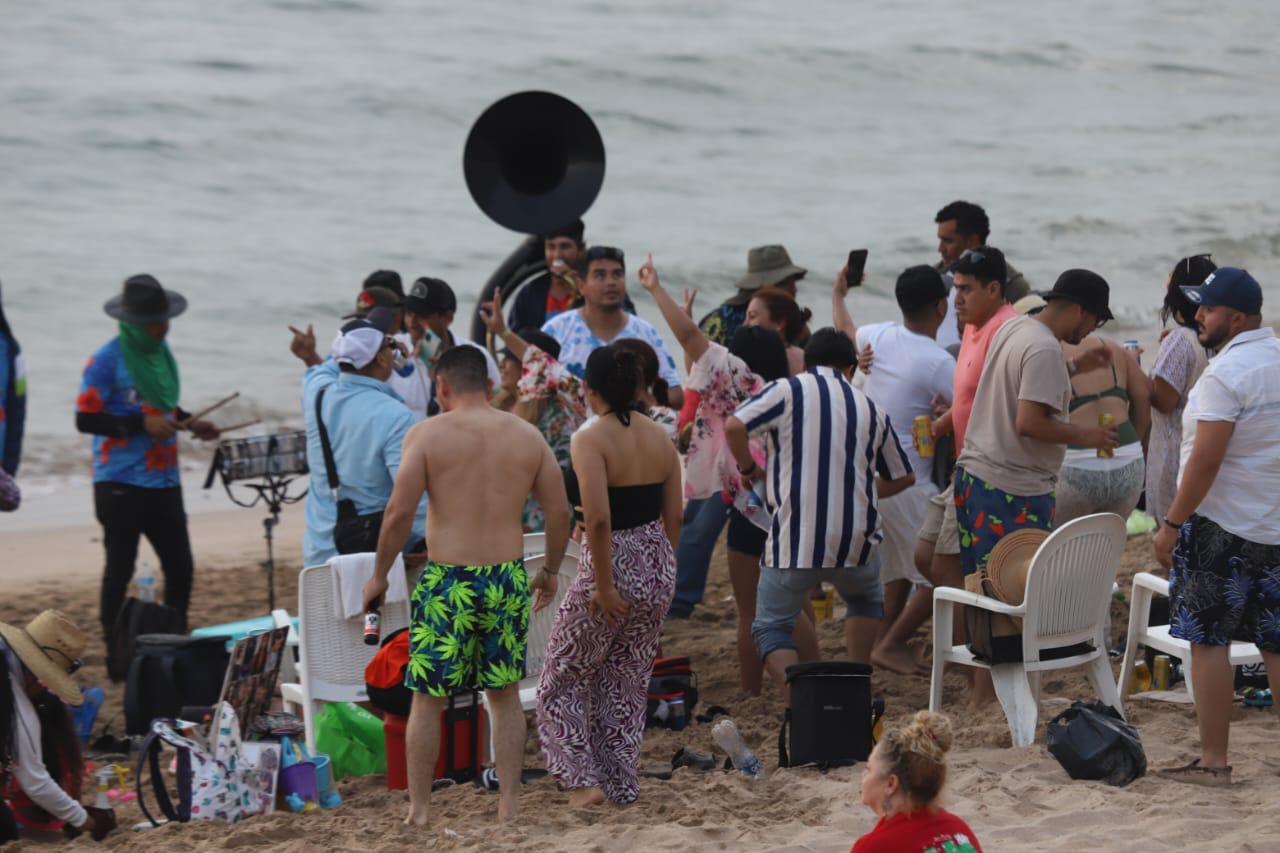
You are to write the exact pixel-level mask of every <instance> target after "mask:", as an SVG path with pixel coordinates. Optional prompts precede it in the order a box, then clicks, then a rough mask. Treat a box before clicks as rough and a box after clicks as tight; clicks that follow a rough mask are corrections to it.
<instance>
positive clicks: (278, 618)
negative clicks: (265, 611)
mask: <svg viewBox="0 0 1280 853" xmlns="http://www.w3.org/2000/svg"><path fill="white" fill-rule="evenodd" d="M271 624H272V625H274V626H275V627H277V628H288V629H289V637H288V639H286V640H285V645H284V655H282V657H281V659H280V683H281V684H286V683H296V682H297V681H298V677H299V676H298V631H297V629H296V628H294V627H293V617H292V616H290V615H289V611H288V610H285V609H284V608H283V607H277V608H276V609H275V610H272V611H271Z"/></svg>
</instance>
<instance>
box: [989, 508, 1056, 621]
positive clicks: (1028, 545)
mask: <svg viewBox="0 0 1280 853" xmlns="http://www.w3.org/2000/svg"><path fill="white" fill-rule="evenodd" d="M1048 538H1049V532H1048V531H1047V530H1037V529H1035V528H1031V527H1026V528H1023V529H1022V530H1015V531H1013V532H1012V533H1010V534H1008V535H1007V536H1005V537H1003V538H1002V539H1001V540H1000V541H999V542H997V543H996V547H994V548H992V549H991V557H990V558H989V559H988V560H987V567H986V575H987V582H988V583H989V584H990V585H991V591H992V593H993V594H994V595H995V597H996V598H997V599H999V600H1000V601H1003V602H1004V603H1005V604H1014V605H1017V604H1021V603H1022V599H1023V598H1024V597H1025V596H1026V593H1027V569H1029V568H1031V559H1032V558H1033V557H1034V556H1035V555H1036V551H1038V550H1040V546H1041V545H1042V544H1044V540H1046V539H1048Z"/></svg>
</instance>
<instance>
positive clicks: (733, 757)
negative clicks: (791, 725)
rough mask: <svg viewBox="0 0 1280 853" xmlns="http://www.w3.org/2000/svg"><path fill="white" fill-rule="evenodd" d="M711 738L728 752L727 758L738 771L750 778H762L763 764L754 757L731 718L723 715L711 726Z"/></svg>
mask: <svg viewBox="0 0 1280 853" xmlns="http://www.w3.org/2000/svg"><path fill="white" fill-rule="evenodd" d="M711 739H712V740H714V741H715V742H716V743H717V744H719V745H720V748H721V749H723V750H724V751H725V752H727V753H729V760H730V761H732V762H733V766H734V767H736V768H737V770H738V772H739V773H741V774H742V775H743V776H747V777H750V778H752V779H764V775H765V774H764V765H763V764H761V763H760V759H759V758H756V754H755V753H754V752H752V751H751V747H749V746H747V742H746V741H744V740H743V739H742V734H741V733H740V732H739V731H738V727H737V726H736V725H734V722H733V720H731V719H729V718H728V717H725V718H724V719H723V720H720V721H719V722H717V723H716V724H715V725H714V726H712V727H711Z"/></svg>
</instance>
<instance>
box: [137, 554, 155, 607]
mask: <svg viewBox="0 0 1280 853" xmlns="http://www.w3.org/2000/svg"><path fill="white" fill-rule="evenodd" d="M134 584H135V585H136V586H137V587H138V598H139V599H141V600H142V601H155V600H156V576H155V574H154V573H153V572H152V571H151V566H150V564H149V563H147V561H146V560H143V561H142V573H141V574H140V575H139V576H138V579H137V580H136V581H134Z"/></svg>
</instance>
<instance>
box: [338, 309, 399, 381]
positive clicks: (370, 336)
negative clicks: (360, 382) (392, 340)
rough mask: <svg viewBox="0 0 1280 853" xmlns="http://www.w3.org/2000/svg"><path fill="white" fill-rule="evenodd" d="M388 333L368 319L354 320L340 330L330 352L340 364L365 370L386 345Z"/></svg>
mask: <svg viewBox="0 0 1280 853" xmlns="http://www.w3.org/2000/svg"><path fill="white" fill-rule="evenodd" d="M386 343H387V335H386V333H385V332H384V331H382V330H381V329H379V328H378V327H377V326H375V325H373V324H372V323H370V322H369V321H367V320H352V321H351V322H350V323H347V324H346V325H345V326H343V327H342V328H341V329H339V330H338V334H337V336H336V337H335V338H334V339H333V346H332V347H331V348H330V354H331V355H332V356H333V360H334V361H336V362H337V363H338V364H349V365H351V366H352V367H354V368H355V369H356V370H363V369H364V368H366V367H368V366H369V364H370V362H372V361H373V360H374V359H375V358H377V357H378V353H380V352H382V348H383V347H384V346H386Z"/></svg>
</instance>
